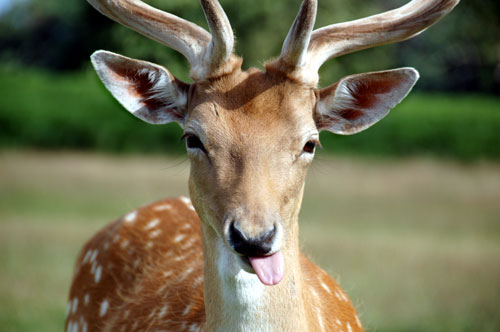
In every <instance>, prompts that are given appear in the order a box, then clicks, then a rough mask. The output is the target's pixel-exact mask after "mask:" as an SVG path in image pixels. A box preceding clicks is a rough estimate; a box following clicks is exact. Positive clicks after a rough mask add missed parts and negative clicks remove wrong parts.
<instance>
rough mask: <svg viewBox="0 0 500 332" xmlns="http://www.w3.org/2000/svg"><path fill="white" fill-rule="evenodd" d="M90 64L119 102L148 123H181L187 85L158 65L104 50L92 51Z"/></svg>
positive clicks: (184, 108) (185, 102)
mask: <svg viewBox="0 0 500 332" xmlns="http://www.w3.org/2000/svg"><path fill="white" fill-rule="evenodd" d="M91 61H92V64H93V66H94V68H95V70H96V72H97V74H98V75H99V78H100V79H101V81H102V82H103V83H104V85H105V86H106V88H107V89H108V90H109V91H110V92H111V94H112V95H113V97H115V98H116V99H117V100H118V101H119V102H120V104H122V105H123V107H125V108H126V109H127V110H128V111H129V112H130V113H132V114H133V115H135V116H136V117H138V118H139V119H141V120H143V121H145V122H148V123H151V124H165V123H168V122H173V121H175V122H178V123H179V124H180V125H181V126H182V125H183V122H184V118H185V113H186V111H185V110H186V105H187V94H188V85H187V84H185V83H183V82H181V81H179V80H177V79H176V78H175V77H174V76H173V75H172V74H170V72H169V71H168V70H167V69H165V68H163V67H161V66H158V65H155V64H153V63H150V62H146V61H139V60H135V59H131V58H127V57H124V56H122V55H119V54H115V53H112V52H107V51H96V52H94V54H92V56H91Z"/></svg>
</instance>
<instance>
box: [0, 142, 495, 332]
mask: <svg viewBox="0 0 500 332" xmlns="http://www.w3.org/2000/svg"><path fill="white" fill-rule="evenodd" d="M0 174H1V175H0V326H2V331H6V332H17V331H40V332H44V331H56V330H61V329H62V326H63V321H64V315H65V310H66V297H67V292H68V289H69V284H70V281H71V274H72V269H73V264H74V260H75V257H76V254H77V252H78V250H79V249H80V247H81V245H82V244H83V242H84V241H85V240H86V239H88V238H89V237H90V236H91V235H92V234H93V233H94V232H95V231H97V230H98V229H99V228H100V227H102V226H103V225H104V224H105V223H106V222H108V221H110V220H112V219H114V218H116V217H118V216H120V215H122V214H123V213H125V212H127V211H128V210H131V209H133V208H134V207H136V206H138V205H142V204H145V203H147V202H150V201H153V200H156V199H159V198H161V197H166V196H178V195H181V194H187V180H186V179H187V176H188V163H187V161H186V160H185V159H184V158H177V159H175V158H174V159H172V158H161V157H151V156H149V157H144V156H114V157H110V156H106V155H100V154H81V153H40V152H14V151H11V152H8V151H4V152H1V153H0ZM499 197H500V165H499V164H496V163H475V164H471V165H463V164H456V163H454V162H442V161H439V162H438V161H434V160H429V159H410V160H403V161H397V160H392V161H391V160H382V161H381V160H374V159H353V158H336V159H331V158H330V157H329V156H328V155H327V154H325V153H321V154H320V155H319V156H318V158H317V160H316V161H315V163H314V164H313V167H312V169H311V170H310V172H309V176H308V179H307V186H306V193H305V199H304V204H303V209H302V212H301V237H302V239H301V240H302V243H303V247H304V251H305V252H306V253H308V254H309V255H310V256H311V257H312V258H313V260H315V261H316V262H317V263H319V264H320V265H321V266H322V267H323V268H325V269H326V270H327V271H328V272H329V273H330V274H331V275H333V276H335V277H336V279H337V280H339V281H340V283H341V285H342V286H343V287H344V289H346V291H347V292H348V293H349V295H350V297H351V298H352V299H353V301H354V302H355V303H356V305H357V308H358V311H359V312H360V314H361V317H362V320H363V323H364V325H365V327H366V328H367V330H368V331H451V330H453V331H498V330H499V329H500V315H499V314H498V307H499V305H500V300H499V298H500V241H499V240H500V206H499V204H498V199H499Z"/></svg>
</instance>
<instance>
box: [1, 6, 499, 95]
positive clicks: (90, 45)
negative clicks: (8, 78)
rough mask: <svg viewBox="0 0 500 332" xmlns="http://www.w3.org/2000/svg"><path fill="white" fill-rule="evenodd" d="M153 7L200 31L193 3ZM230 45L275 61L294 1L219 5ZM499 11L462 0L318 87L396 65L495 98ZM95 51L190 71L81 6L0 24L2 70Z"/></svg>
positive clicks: (33, 11) (370, 9)
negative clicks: (433, 22)
mask: <svg viewBox="0 0 500 332" xmlns="http://www.w3.org/2000/svg"><path fill="white" fill-rule="evenodd" d="M145 2H147V3H149V4H151V5H153V6H155V7H157V8H160V9H164V10H167V11H169V12H171V13H173V14H175V15H178V16H180V17H183V18H185V19H187V20H190V21H192V22H195V23H197V24H199V25H200V26H202V27H204V28H207V25H206V22H205V19H204V16H203V12H202V10H201V6H200V4H199V2H198V1H195V0H168V1H166V0H149V1H145ZM406 2H407V1H406V0H370V1H366V0H320V1H319V7H318V19H317V23H316V27H320V26H324V25H328V24H332V23H336V22H341V21H346V20H352V19H356V18H360V17H363V16H368V15H372V14H376V13H378V12H381V11H385V10H389V9H392V8H396V7H398V6H401V5H403V4H404V3H406ZM221 4H222V6H223V7H224V9H225V11H226V13H227V15H228V17H229V18H230V21H231V24H232V27H233V29H234V31H235V33H236V36H237V44H236V51H237V53H238V54H240V55H243V56H244V59H245V62H244V66H245V67H249V66H262V63H263V62H264V61H265V60H267V59H269V58H271V57H273V56H277V55H279V53H280V50H281V45H282V43H283V40H284V38H285V36H286V34H287V32H288V29H289V27H290V25H291V23H292V21H293V19H294V17H295V15H296V14H297V11H298V8H299V6H300V1H299V0H278V1H269V0H253V1H247V0H221ZM499 13H500V2H498V1H497V0H482V1H472V0H462V2H461V3H460V4H459V6H458V7H457V8H456V9H455V10H454V11H453V12H452V13H451V14H450V15H449V16H448V17H446V18H445V19H443V20H442V21H441V22H440V23H439V24H438V25H437V26H434V27H431V28H430V29H429V30H428V31H426V32H424V33H423V34H422V35H420V36H418V37H416V38H414V39H412V40H410V41H406V42H402V43H398V44H395V45H388V46H382V47H377V48H374V49H369V50H365V51H362V52H358V53H356V54H350V55H346V56H342V57H340V58H337V59H334V60H332V61H329V62H328V63H327V64H326V65H325V66H323V68H322V70H321V77H322V82H321V84H322V85H328V84H330V83H332V82H334V81H336V80H338V79H339V78H340V77H342V76H345V75H348V74H352V73H358V72H365V71H374V70H383V69H389V68H393V67H397V66H414V67H416V68H417V69H418V70H419V71H420V72H421V74H422V75H421V76H422V78H421V80H420V82H419V84H418V85H417V88H419V89H425V90H448V91H482V92H490V93H495V92H496V93H497V92H499V91H500V64H499V63H500V51H499V49H500V40H499V38H498V36H499V35H500V24H499ZM96 49H108V50H111V51H114V52H118V53H122V54H125V55H127V56H131V57H135V58H140V59H145V60H149V61H153V62H157V63H160V64H163V65H165V66H167V67H168V68H169V69H170V70H171V71H172V72H173V73H174V74H176V75H177V76H179V77H180V78H182V79H187V72H188V68H187V62H186V61H185V60H184V59H183V58H182V56H180V55H179V54H177V53H176V52H175V51H172V50H170V49H168V48H167V47H165V46H163V45H161V44H158V43H156V42H153V41H151V40H148V39H147V38H145V37H143V36H141V35H139V34H137V33H135V32H133V31H131V30H129V29H127V28H124V27H122V26H120V25H119V24H117V23H114V22H112V21H111V20H109V19H107V18H105V17H104V16H102V15H101V14H99V13H98V12H97V11H96V10H95V9H93V8H92V7H91V6H90V5H88V4H87V2H86V1H84V0H78V1H60V0H44V1H35V0H26V1H23V2H20V3H19V4H17V5H16V6H14V7H13V8H12V9H11V10H10V11H9V12H7V13H4V15H3V16H2V17H0V61H1V62H3V63H10V64H17V65H19V64H21V65H24V66H26V65H27V66H34V67H43V68H48V69H50V70H55V71H61V70H66V71H67V70H78V69H81V68H83V67H85V66H88V57H89V55H90V54H91V53H92V52H93V51H94V50H96Z"/></svg>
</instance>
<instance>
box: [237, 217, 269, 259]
mask: <svg viewBox="0 0 500 332" xmlns="http://www.w3.org/2000/svg"><path fill="white" fill-rule="evenodd" d="M275 236H276V226H273V228H272V229H271V230H270V231H268V232H266V233H263V234H261V235H259V236H258V237H255V238H251V237H248V236H246V235H245V234H244V233H242V232H241V231H240V230H239V229H238V227H237V225H236V222H232V223H231V226H230V227H229V242H230V243H231V245H232V246H233V249H234V250H235V251H237V252H238V253H240V254H242V255H244V256H249V257H259V256H265V255H267V254H269V252H271V249H272V246H273V242H274V238H275Z"/></svg>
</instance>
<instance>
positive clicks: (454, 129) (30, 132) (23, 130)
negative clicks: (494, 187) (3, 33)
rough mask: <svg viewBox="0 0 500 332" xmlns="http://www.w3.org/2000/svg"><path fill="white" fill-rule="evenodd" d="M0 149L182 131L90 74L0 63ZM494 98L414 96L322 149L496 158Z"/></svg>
mask: <svg viewBox="0 0 500 332" xmlns="http://www.w3.org/2000/svg"><path fill="white" fill-rule="evenodd" d="M0 77H1V79H0V91H2V96H4V97H3V98H0V147H9V148H12V147H24V148H26V147H28V148H43V149H61V148H63V149H87V150H96V149H97V150H99V151H108V152H130V151H134V152H141V153H144V152H176V153H180V152H182V151H183V145H182V144H180V143H179V138H180V136H181V130H180V128H178V126H176V125H167V126H151V125H148V124H146V123H143V122H141V121H139V120H137V119H135V118H134V117H133V116H132V115H130V114H128V112H127V111H125V110H124V109H123V108H122V107H121V106H120V105H119V104H118V103H117V102H116V101H114V100H113V98H112V97H111V96H110V94H109V93H108V92H107V91H106V90H105V89H104V87H103V86H102V84H101V83H100V82H99V80H98V78H97V75H96V74H95V73H94V72H93V71H90V70H89V71H87V72H81V73H71V74H65V75H54V74H49V73H45V72H40V71H34V70H31V71H27V70H25V71H20V70H16V69H13V68H5V67H1V66H0ZM499 110H500V98H498V96H487V95H467V94H466V95H459V94H453V95H452V94H448V95H447V94H429V93H412V94H410V96H409V97H408V98H406V99H405V100H404V102H403V103H401V105H399V106H398V107H397V108H396V109H395V110H394V111H393V112H391V114H390V115H389V116H388V117H387V118H385V119H384V120H383V121H381V122H380V124H377V125H375V126H374V127H373V128H370V130H368V131H366V132H363V133H360V134H358V135H355V136H351V137H343V136H336V135H332V134H329V133H326V132H325V133H323V134H322V136H321V140H322V142H323V146H324V147H325V151H328V152H332V153H335V155H338V154H344V155H349V154H352V152H353V151H354V152H355V153H356V154H360V153H361V154H364V155H378V156H380V155H383V156H412V155H420V156H439V157H440V158H443V157H445V158H448V159H454V160H461V161H473V160H478V159H482V160H500V148H499V147H498V142H499V141H500V130H498V129H499V128H500V111H499Z"/></svg>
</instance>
